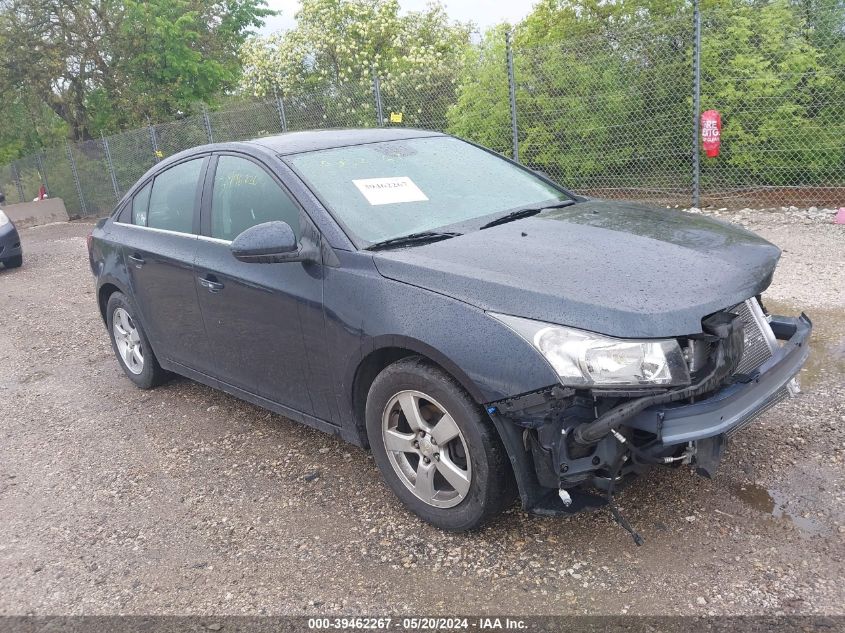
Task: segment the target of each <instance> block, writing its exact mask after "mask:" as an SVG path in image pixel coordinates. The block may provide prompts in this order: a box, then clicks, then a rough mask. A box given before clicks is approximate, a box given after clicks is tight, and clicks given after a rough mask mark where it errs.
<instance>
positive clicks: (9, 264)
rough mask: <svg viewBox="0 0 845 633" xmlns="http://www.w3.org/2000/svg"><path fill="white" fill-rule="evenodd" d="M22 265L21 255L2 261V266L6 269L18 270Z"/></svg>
mask: <svg viewBox="0 0 845 633" xmlns="http://www.w3.org/2000/svg"><path fill="white" fill-rule="evenodd" d="M22 265H23V255H16V256H15V257H10V258H9V259H4V260H3V266H5V267H6V268H20V267H21V266H22Z"/></svg>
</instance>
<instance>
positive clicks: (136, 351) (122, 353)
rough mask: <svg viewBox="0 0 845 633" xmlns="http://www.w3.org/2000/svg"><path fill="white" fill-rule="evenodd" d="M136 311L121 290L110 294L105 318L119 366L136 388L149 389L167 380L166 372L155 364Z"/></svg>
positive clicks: (155, 360)
mask: <svg viewBox="0 0 845 633" xmlns="http://www.w3.org/2000/svg"><path fill="white" fill-rule="evenodd" d="M137 314H138V313H137V311H136V310H135V306H134V305H133V304H132V302H131V301H130V299H129V297H127V296H126V295H125V294H123V293H122V292H115V293H112V295H111V296H110V297H109V301H108V304H107V306H106V320H107V324H108V329H109V337H110V338H111V345H112V349H113V350H114V353H115V356H117V360H118V362H119V363H120V367H121V368H122V369H123V372H124V373H125V374H126V376H127V377H128V378H129V380H131V381H132V382H134V383H135V385H136V386H137V387H139V388H141V389H152V388H153V387H156V386H158V385H160V384H161V383H163V382H164V381H165V380H166V379H167V372H165V371H164V370H163V369H162V368H161V365H159V364H158V360H157V359H156V357H155V354H153V350H152V348H151V347H150V342H149V340H148V339H147V335H146V333H145V332H144V328H143V327H141V323H140V321H138V318H137V316H136V315H137Z"/></svg>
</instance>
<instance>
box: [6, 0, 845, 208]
mask: <svg viewBox="0 0 845 633" xmlns="http://www.w3.org/2000/svg"><path fill="white" fill-rule="evenodd" d="M834 9H835V7H833V8H832V9H830V10H824V9H814V10H813V11H812V12H809V11H808V12H806V13H802V12H800V11H796V10H795V9H794V8H790V5H788V4H786V3H785V2H779V1H776V2H772V3H770V4H767V5H762V6H756V5H755V6H753V7H752V6H750V5H748V6H745V5H744V4H743V5H742V6H740V5H739V4H738V5H737V6H732V7H728V8H720V9H714V10H712V11H709V12H707V13H705V14H703V15H702V16H701V22H700V25H701V37H700V39H698V38H696V33H695V16H694V14H693V11H692V9H690V10H689V11H688V12H684V13H681V14H676V15H671V16H664V17H663V18H661V19H653V20H651V21H649V22H647V23H642V22H641V23H638V24H629V23H625V22H624V21H621V22H618V23H614V22H613V21H607V22H606V23H603V24H602V25H601V31H600V32H595V29H593V31H591V32H585V33H584V34H582V35H579V36H577V37H570V38H568V39H567V40H565V41H549V42H543V43H541V44H533V45H528V44H525V43H524V42H523V39H527V38H526V37H525V35H524V33H523V32H522V31H521V30H519V29H517V30H516V32H515V33H505V32H504V31H493V32H491V33H489V34H488V35H487V36H486V37H485V38H484V39H483V40H482V41H481V43H480V44H479V45H477V46H475V47H473V49H472V50H471V51H470V52H469V54H468V57H467V59H466V61H465V67H464V68H463V69H462V70H458V69H456V71H455V76H452V77H449V76H446V77H443V76H437V77H434V78H430V79H429V80H428V81H427V82H425V83H414V81H411V80H410V79H403V78H402V77H393V76H387V77H373V78H372V80H371V81H358V82H352V83H348V84H342V85H335V86H329V87H327V88H323V89H320V90H313V91H302V92H300V93H297V94H282V93H281V92H276V93H275V94H273V95H269V96H268V97H266V98H262V99H255V98H246V97H243V98H235V97H232V98H231V100H230V101H229V102H228V103H227V105H226V106H225V107H222V108H220V109H218V110H214V111H209V110H206V109H205V108H203V109H202V110H201V111H200V112H199V113H196V114H192V115H190V116H185V117H183V118H180V119H178V120H175V121H169V122H163V123H158V124H155V125H148V126H147V127H144V128H140V129H136V130H131V131H127V132H122V133H119V134H114V135H111V136H107V137H101V138H99V139H91V140H87V141H84V142H79V143H71V144H67V145H66V146H64V147H58V148H49V149H45V150H43V151H41V152H39V153H37V154H33V155H30V156H27V157H24V158H21V159H19V160H17V161H15V162H13V163H12V164H9V165H3V166H0V190H2V191H3V192H5V193H6V197H7V201H8V202H9V203H12V202H15V201H16V200H21V201H25V200H31V199H33V198H34V197H36V196H37V195H38V191H39V188H40V187H41V186H42V185H43V186H44V187H46V189H47V191H48V194H49V195H50V196H54V197H55V196H58V197H62V198H63V199H64V200H65V204H66V206H67V208H68V211H69V213H70V214H71V216H91V215H93V216H101V215H105V214H107V213H108V212H109V211H110V210H111V209H112V208H113V206H114V205H115V203H116V201H117V200H118V199H119V198H120V197H121V196H122V195H123V193H124V192H125V191H126V190H127V189H128V188H129V187H131V186H132V184H133V183H134V182H136V181H137V180H138V178H140V176H141V175H142V174H143V173H144V172H145V171H147V170H148V169H149V168H150V167H152V166H153V165H154V164H155V163H156V162H158V161H159V160H161V159H162V158H164V157H166V156H170V155H172V154H174V153H176V152H179V151H181V150H184V149H187V148H190V147H194V146H197V145H202V144H205V143H209V142H223V141H238V140H247V139H251V138H256V137H261V136H267V135H271V134H279V133H282V132H289V131H296V130H305V129H315V128H338V127H374V126H409V127H419V128H426V129H435V130H443V131H447V132H451V133H454V134H456V135H459V136H462V137H465V138H468V139H470V140H473V141H476V142H479V143H481V144H483V145H486V146H488V147H491V148H493V149H494V150H496V151H499V152H501V153H502V154H505V155H507V156H511V157H513V158H515V159H516V160H518V161H520V162H522V163H523V164H525V165H527V166H529V167H531V168H532V169H535V170H537V171H541V172H544V173H546V174H548V175H549V176H550V177H551V178H553V179H554V180H556V181H558V182H560V183H561V184H563V185H564V186H566V187H568V188H570V189H572V190H574V191H577V192H579V193H583V194H586V195H592V196H597V197H605V198H623V199H634V200H640V201H645V202H651V203H655V204H661V205H673V206H674V205H677V206H692V205H694V204H700V205H701V206H705V205H709V206H717V207H771V206H780V205H796V206H827V207H837V206H842V205H845V24H843V20H842V12H841V11H838V12H837V11H835V10H834ZM696 53H698V55H696ZM697 57H699V58H700V67H699V69H698V72H696V58H697ZM696 94H698V95H699V99H700V108H699V111H703V110H707V109H716V110H719V111H720V113H721V116H722V124H723V127H722V136H721V141H722V144H721V152H720V154H719V156H718V157H715V158H708V157H706V156H705V155H704V153H703V152H701V150H700V148H699V139H698V138H697V137H698V129H697V125H696V119H697V118H698V114H699V113H698V112H696V109H695V103H696ZM398 115H401V120H400V116H398ZM696 156H698V160H696ZM699 201H700V202H699Z"/></svg>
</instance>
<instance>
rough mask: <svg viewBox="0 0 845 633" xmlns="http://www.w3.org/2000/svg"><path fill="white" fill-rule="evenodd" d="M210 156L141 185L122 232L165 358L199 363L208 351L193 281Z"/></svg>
mask: <svg viewBox="0 0 845 633" xmlns="http://www.w3.org/2000/svg"><path fill="white" fill-rule="evenodd" d="M207 163H208V157H207V156H201V157H198V158H192V159H188V160H185V161H183V162H180V163H177V164H176V165H174V166H172V167H169V168H168V169H166V170H165V171H162V172H160V173H159V174H157V175H156V176H155V178H154V179H152V180H150V182H148V183H147V184H146V185H145V186H144V187H142V188H141V189H139V190H138V192H137V193H136V194H135V196H134V198H133V200H132V203H131V206H132V208H131V214H130V217H129V218H126V221H123V220H124V218H123V216H121V220H122V221H119V222H115V223H114V227H115V229H116V230H118V231H120V232H121V235H120V237H119V241H120V243H122V244H123V256H124V260H125V262H126V266H127V269H128V270H129V276H130V281H131V286H132V293H133V295H134V299H135V303H136V306H137V308H138V310H139V311H140V313H141V317H142V319H143V324H144V327H145V329H146V330H147V334H148V336H149V337H150V340H151V342H152V346H153V350H154V351H155V353H156V356H158V357H159V358H160V359H163V360H169V361H171V362H174V363H178V364H180V365H183V366H186V367H190V368H195V367H196V366H197V365H201V364H204V363H205V362H206V361H205V359H206V358H207V355H208V348H207V341H206V333H205V330H204V328H203V323H202V315H201V314H200V307H199V300H198V297H197V291H196V287H195V286H196V283H195V281H194V268H193V262H194V257H195V256H196V250H197V234H198V232H199V208H200V194H201V192H202V186H201V185H202V181H203V175H204V173H205V168H206V165H207Z"/></svg>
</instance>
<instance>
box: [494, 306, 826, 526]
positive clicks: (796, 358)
mask: <svg viewBox="0 0 845 633" xmlns="http://www.w3.org/2000/svg"><path fill="white" fill-rule="evenodd" d="M811 327H812V325H811V322H810V320H809V319H808V318H807V317H806V315H804V314H802V315H801V316H800V317H796V318H790V317H781V316H771V315H768V314H767V313H766V312H765V310H764V308H763V307H762V305H761V303H760V302H759V300H758V298H751V299H749V300H747V301H745V302H744V303H741V304H739V305H737V306H734V307H733V308H730V309H728V310H724V311H721V312H717V313H715V314H713V315H710V316H708V317H706V318H705V319H704V320H703V321H702V331H701V333H699V334H695V335H690V336H688V337H681V338H679V339H678V344H679V346H680V349H681V350H682V351H683V359H684V362H685V364H686V367H685V368H684V369H685V371H686V372H688V380H687V381H686V384H682V385H672V386H648V387H636V388H634V387H619V388H616V387H614V386H604V385H602V386H596V385H593V386H590V387H586V388H582V387H580V386H577V385H575V386H563V385H556V386H553V387H550V388H548V389H545V390H541V391H538V392H534V393H529V394H524V395H521V396H518V397H514V398H509V399H506V400H502V401H499V402H494V403H490V404H489V405H488V407H487V409H488V412H489V413H490V414H491V417H492V418H493V420H494V422H495V423H496V426H497V428H498V429H499V432H500V434H502V436H503V439H504V440H505V442H506V443H507V444H509V446H510V449H511V450H510V452H511V461H512V463H513V465H514V470H515V472H516V476H517V481H518V483H519V487H520V494H521V498H522V503H523V506H524V507H525V509H526V510H528V511H530V512H533V513H535V514H541V515H557V514H571V513H574V512H577V511H580V510H584V509H588V508H596V507H601V506H603V505H606V504H607V503H608V502H609V503H610V508H611V511H612V512H613V513H614V516H615V517H616V519H617V520H618V521H619V522H620V524H622V525H623V527H625V528H626V529H628V530H629V531H631V533H632V534H633V535H634V538H635V540H637V542H638V543H639V542H641V541H640V540H639V537H638V536H637V535H636V533H635V532H633V530H631V528H630V527H629V526H628V525H627V523H626V522H625V521H624V519H623V518H622V517H621V516H620V515H619V514H618V511H617V510H616V508H615V506H614V505H613V503H612V493H613V491H614V489H615V487H616V486H617V485H619V484H620V483H622V482H623V481H624V480H625V479H626V478H627V477H628V476H630V475H633V474H638V473H642V472H644V471H645V470H647V469H648V468H650V467H652V466H654V465H666V466H678V465H681V464H689V465H692V466H693V467H694V468H695V470H696V472H697V473H698V474H699V475H702V476H705V477H712V476H713V475H714V473H715V471H716V469H717V467H718V465H719V462H720V460H721V457H722V452H723V450H724V447H725V443H726V440H727V438H728V437H729V436H730V435H731V434H733V433H735V432H736V431H737V430H739V429H740V428H742V427H744V426H745V425H746V424H748V423H749V422H750V421H751V420H753V419H754V418H756V417H757V416H758V415H760V414H761V413H762V412H763V411H765V410H766V409H768V408H769V407H771V406H773V405H774V404H776V403H777V402H779V401H781V400H782V399H784V398H785V397H788V396H789V395H790V394H791V393H795V392H796V391H797V384H796V382H795V379H794V377H795V375H796V374H797V373H798V371H799V370H800V369H801V367H802V365H803V364H804V362H805V360H806V358H807V355H808V353H809V346H808V344H807V343H808V340H809V336H810V331H811ZM515 446H516V447H518V449H517V450H514V447H515Z"/></svg>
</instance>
